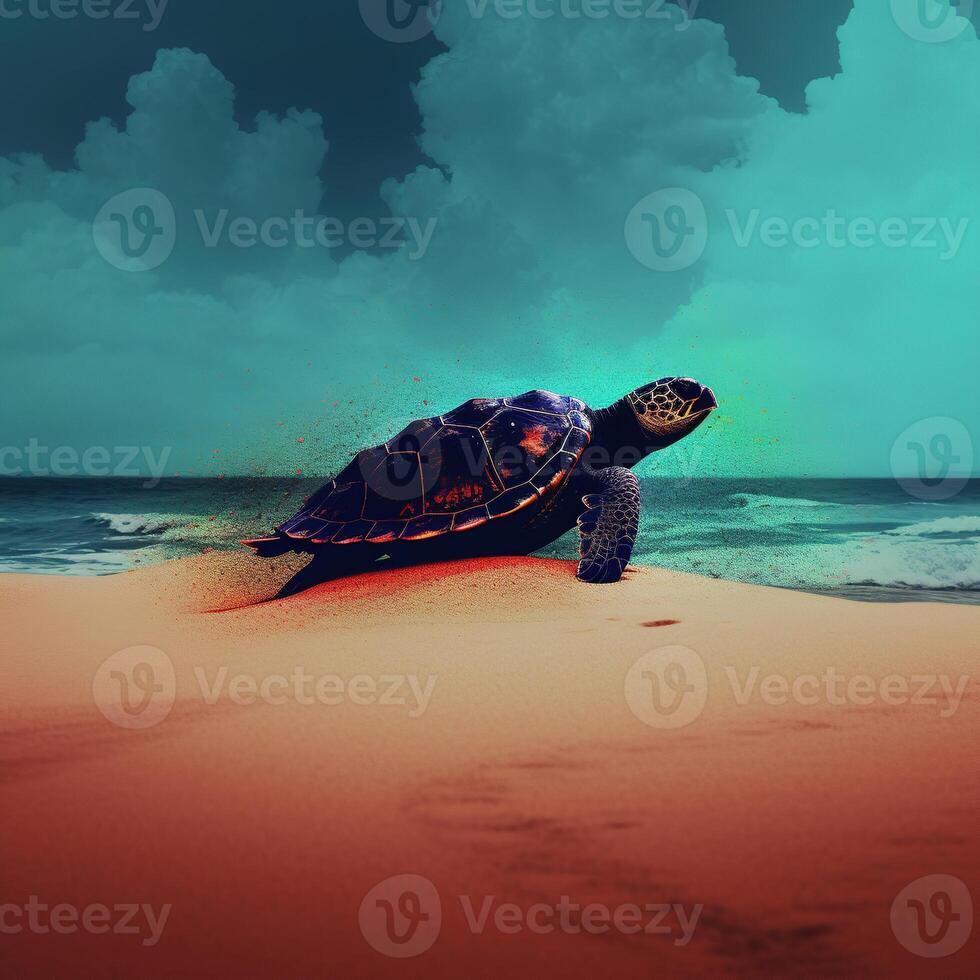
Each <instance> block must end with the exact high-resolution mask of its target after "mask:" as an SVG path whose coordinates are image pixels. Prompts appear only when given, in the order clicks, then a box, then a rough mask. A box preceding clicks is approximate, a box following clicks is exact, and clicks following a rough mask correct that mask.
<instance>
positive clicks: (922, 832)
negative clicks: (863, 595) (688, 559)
mask: <svg viewBox="0 0 980 980" xmlns="http://www.w3.org/2000/svg"><path fill="white" fill-rule="evenodd" d="M297 567H298V566H297ZM287 577H288V569H287V566H286V564H285V563H283V562H277V563H269V564H263V563H262V562H259V561H258V560H254V559H251V558H249V557H248V556H237V555H221V554H210V555H205V556H202V557H200V558H193V559H185V560H181V561H175V562H170V563H167V564H164V565H161V566H157V567H154V568H148V569H145V570H140V571H134V572H129V573H125V574H121V575H116V576H109V577H103V578H87V579H69V578H58V577H41V576H4V577H3V578H2V579H0V610H2V620H3V623H4V631H5V636H6V642H5V643H4V652H3V665H4V682H3V685H2V693H0V697H2V699H3V733H2V742H0V746H2V748H0V753H2V768H0V772H2V785H3V797H4V804H3V806H2V808H0V839H2V841H3V855H2V863H3V868H4V873H3V876H2V882H3V888H2V894H0V904H3V903H7V904H6V905H5V906H4V908H5V912H4V917H3V919H2V922H3V923H4V928H3V932H4V934H2V935H0V946H2V949H3V962H4V964H5V969H4V972H5V974H7V975H9V976H18V977H26V976H38V977H42V976H44V977H48V976H52V975H68V974H80V975H85V976H91V977H102V976H105V977H111V976H129V975H140V976H149V977H156V976H159V977H165V976H174V975H180V976H205V975H211V976H214V975H217V976H225V975H234V976H241V977H251V976H255V977H259V976H269V975H282V976H287V975H291V976H317V975H325V976H349V977H374V976H380V977H384V976H420V975H425V976H461V975H467V976H480V977H482V976H486V977H498V976H515V977H522V976H534V975H542V974H545V973H547V975H564V976H573V977H578V976H582V977H585V976H596V975H600V976H623V977H634V976H635V977H645V976H651V975H658V976H692V977H693V976H703V975H706V974H719V973H720V974H725V975H743V976H754V975H760V976H761V975H767V976H772V975H792V976H828V975H834V976H842V975H846V976H885V975H889V976H911V977H915V976H927V975H934V974H935V972H936V971H937V970H939V971H940V972H941V973H942V975H944V976H949V977H966V976H976V975H977V972H978V968H980V938H978V936H977V929H976V928H974V929H973V934H972V935H970V936H969V938H967V939H966V940H965V942H962V943H960V946H959V948H957V949H956V951H955V952H952V953H950V954H949V955H946V956H944V957H943V958H942V959H938V960H937V959H932V958H929V957H928V956H923V955H918V954H917V953H916V952H914V951H912V950H910V949H909V948H907V946H909V945H912V946H914V945H915V944H916V938H915V936H914V935H912V933H911V932H910V929H911V928H912V927H911V926H910V924H909V922H910V921H911V920H910V919H909V916H910V915H912V914H913V913H912V912H911V911H910V909H912V906H910V905H909V903H908V901H906V900H905V898H904V897H903V898H900V893H902V892H903V889H906V887H907V886H910V885H911V884H912V883H913V882H917V881H918V880H919V879H921V878H924V877H926V876H932V875H942V876H946V877H944V878H943V879H940V882H941V883H942V884H943V888H945V889H946V891H947V892H948V891H949V888H951V887H952V888H954V892H953V893H952V894H951V898H952V901H953V903H954V906H955V912H956V914H957V915H959V918H958V919H956V920H954V921H951V922H950V923H947V926H948V929H947V930H941V929H939V926H937V924H935V923H932V924H931V925H927V927H926V935H927V936H928V935H934V936H935V935H939V934H940V933H942V935H943V936H944V938H941V939H937V940H936V941H935V942H933V943H929V942H928V941H927V940H924V939H922V938H921V935H920V941H921V942H922V943H924V944H925V945H924V946H920V951H921V950H922V949H925V950H926V951H927V952H929V951H931V952H932V953H933V954H934V953H935V952H936V951H937V950H938V949H939V948H940V946H941V944H942V943H946V944H947V946H946V948H950V947H949V944H955V943H956V942H957V941H958V939H960V938H962V936H960V935H959V931H962V930H965V932H966V934H968V933H969V921H968V920H969V916H968V913H969V908H968V907H967V905H966V904H964V902H963V900H962V897H961V895H960V894H959V893H958V892H955V886H954V885H949V882H950V880H951V879H952V880H953V881H954V882H955V880H959V881H960V882H962V883H963V884H964V885H965V886H966V887H967V889H968V890H969V891H972V893H973V896H974V900H975V899H976V898H977V897H978V896H980V844H978V843H977V838H976V813H977V809H978V804H980V792H978V771H980V766H978V762H980V751H978V745H980V683H978V679H977V667H976V662H977V660H976V654H977V637H978V636H980V609H978V608H976V607H969V606H955V605H940V604H913V603H899V604H889V605H884V604H881V605H878V604H871V603H858V602H849V601H845V600H841V599H833V598H825V597H819V596H813V595H807V594H802V593H794V592H789V591H782V590H775V589H767V588H761V587H754V586H747V585H740V584H734V583H730V582H725V581H719V580H711V579H701V578H698V577H695V576H689V575H684V574H679V573H675V572H665V571H662V570H658V569H655V568H635V569H632V570H630V571H629V572H628V573H627V577H626V579H625V580H624V581H623V582H622V583H620V584H618V585H615V586H605V587H590V586H585V585H582V584H579V583H578V582H576V581H575V578H574V566H573V565H572V564H571V563H569V562H560V561H547V560H537V559H500V560H494V561H485V562H467V563H459V564H453V565H439V566H430V567H425V568H418V569H407V570H391V571H387V572H379V573H374V574H371V575H365V576H361V577H358V578H353V579H348V580H343V581H340V582H335V583H331V584H327V585H324V586H321V587H319V588H317V589H315V590H312V591H310V592H306V593H304V594H302V595H299V596H296V597H293V598H291V599H288V600H285V601H279V602H264V603H259V604H254V603H256V602H257V601H258V600H261V599H264V598H265V597H267V596H269V595H271V594H272V593H273V592H274V591H275V589H276V587H277V586H278V585H279V584H281V582H282V581H284V580H285V578H287ZM133 648H139V649H137V650H135V651H134V650H133ZM146 648H151V649H150V650H147V649H146ZM110 658H113V659H110ZM147 665H149V670H148V669H147ZM394 876H412V877H410V878H400V879H397V880H396V881H395V883H394V884H390V885H388V886H387V890H385V886H382V888H381V890H376V891H372V890H373V889H376V886H379V884H380V883H382V882H384V881H386V880H387V879H390V878H392V877H394ZM420 879H424V880H420ZM915 887H917V888H919V889H920V891H921V888H923V887H925V886H915ZM933 890H934V889H933ZM940 890H942V889H940ZM369 893H371V894H370V895H369ZM403 893H411V894H410V895H409V899H408V900H405V899H404V894H403ZM908 894H911V895H912V898H913V900H914V899H915V895H916V894H918V893H917V892H915V891H914V890H913V892H911V893H908ZM435 895H437V896H438V899H437V900H435V899H434V897H433V896H435ZM366 897H367V898H366ZM365 899H366V900H365ZM362 900H365V901H363V905H362ZM924 900H925V901H926V904H927V905H928V895H927V896H926V898H925V899H924ZM896 903H897V905H898V906H899V907H900V911H899V913H895V911H894V908H893V906H896ZM41 906H43V907H45V908H46V909H47V910H48V911H46V912H45V911H43V910H42V908H41ZM56 906H63V908H62V909H61V910H60V911H58V912H53V911H52V910H53V909H54V908H55V907H56ZM64 907H66V908H67V910H66V909H65V908H64ZM93 907H95V911H93ZM103 907H104V909H105V910H107V911H105V912H103V911H102V908H103ZM125 907H130V910H129V911H126V909H125ZM32 909H33V911H32ZM896 914H897V915H898V919H896V918H895V916H896ZM125 916H129V920H128V923H123V922H122V919H123V918H124V917H125ZM940 925H941V924H940ZM134 930H135V931H134ZM930 930H931V932H930ZM903 940H904V941H903ZM422 947H425V948H422ZM416 951H417V955H414V956H410V957H407V956H405V955H404V954H406V953H415V952H416ZM392 954H394V955H392Z"/></svg>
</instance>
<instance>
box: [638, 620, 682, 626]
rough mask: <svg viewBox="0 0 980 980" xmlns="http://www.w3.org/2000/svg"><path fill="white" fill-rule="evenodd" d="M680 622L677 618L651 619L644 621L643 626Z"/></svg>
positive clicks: (667, 624) (668, 624) (672, 624)
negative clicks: (647, 621)
mask: <svg viewBox="0 0 980 980" xmlns="http://www.w3.org/2000/svg"><path fill="white" fill-rule="evenodd" d="M679 622H680V620H679V619H651V620H650V622H649V623H644V624H643V625H644V626H676V625H677V624H678V623H679Z"/></svg>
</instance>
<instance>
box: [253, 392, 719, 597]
mask: <svg viewBox="0 0 980 980" xmlns="http://www.w3.org/2000/svg"><path fill="white" fill-rule="evenodd" d="M716 407H717V402H716V401H715V397H714V395H713V394H712V392H711V389H710V388H706V387H704V386H703V385H701V384H699V383H698V382H697V381H694V380H692V379H691V378H661V379H660V380H659V381H654V382H652V383H650V384H647V385H644V386H643V387H641V388H637V389H636V390H635V391H632V392H630V393H629V394H628V395H626V397H624V398H621V399H620V400H619V401H617V402H615V403H614V404H613V405H611V406H610V407H609V408H604V409H598V410H593V409H591V408H589V407H588V406H587V405H586V404H585V403H584V402H582V401H579V399H577V398H571V397H569V396H567V395H556V394H554V393H553V392H550V391H541V390H536V391H528V392H525V393H524V394H523V395H518V396H516V397H514V398H474V399H473V400H472V401H468V402H466V403H465V404H463V405H460V406H459V408H456V409H453V411H451V412H447V413H446V414H444V415H437V416H435V417H433V418H427V419H417V420H416V421H414V422H412V423H410V424H409V425H408V426H407V427H406V428H405V429H403V430H402V431H401V432H400V433H399V434H398V435H396V436H395V437H394V438H392V439H389V440H388V441H387V442H385V443H383V444H382V445H380V446H375V447H374V448H373V449H365V450H362V451H361V452H359V453H358V454H357V455H356V456H355V457H354V459H353V460H352V461H351V462H350V463H349V464H348V465H347V467H346V468H345V469H344V470H343V471H342V472H341V473H339V474H338V475H337V476H336V477H334V478H333V479H332V480H331V481H330V482H329V483H327V484H326V485H325V486H324V487H322V488H321V489H320V490H318V491H317V492H316V493H315V494H314V495H313V496H312V497H310V498H309V500H308V501H307V502H306V504H305V505H304V506H303V508H302V510H300V511H299V513H297V514H295V515H294V516H293V517H290V518H289V520H287V521H284V522H283V523H282V524H280V525H279V526H278V527H277V528H276V530H275V532H274V534H272V535H271V536H269V537H262V538H255V539H252V540H248V541H243V542H242V543H243V544H246V545H249V546H250V547H252V548H254V549H255V551H256V553H257V554H259V555H260V556H262V557H266V558H268V557H273V556H275V555H281V554H284V553H285V552H288V551H298V552H309V553H311V554H313V555H314V556H315V557H314V561H313V562H311V563H310V564H309V565H308V566H307V568H306V569H304V570H303V572H301V573H300V575H299V576H297V577H296V578H295V579H294V580H293V581H292V582H291V583H290V585H288V586H287V587H286V588H285V589H284V590H283V592H282V593H280V594H281V595H283V594H291V593H292V592H296V591H299V589H300V588H305V587H308V586H309V585H311V584H314V583H315V582H319V581H323V580H325V579H329V578H336V577H338V576H341V575H348V574H352V573H354V572H357V571H363V570H365V569H367V568H368V567H370V566H371V565H372V564H373V563H374V562H375V561H376V560H378V559H379V558H381V557H382V556H383V555H387V556H388V557H389V558H391V559H393V560H394V561H395V562H396V563H398V564H415V563H419V562H427V561H436V560H446V559H455V558H467V557H474V556H488V555H527V554H530V553H531V552H533V551H537V550H538V549H539V548H543V547H544V546H545V545H547V544H550V543H551V542H552V541H554V540H555V539H557V538H558V537H560V536H561V535H562V534H564V533H565V532H566V531H568V530H569V529H571V528H572V527H574V526H575V524H576V522H577V523H578V526H579V530H580V534H581V546H580V560H579V563H578V577H579V578H580V579H581V580H582V581H583V582H615V581H617V580H618V579H619V578H620V576H621V575H622V574H623V570H624V569H625V568H626V565H627V563H628V562H629V559H630V554H631V553H632V550H633V544H634V541H635V540H636V533H637V528H638V525H639V518H640V489H639V484H638V482H637V479H636V477H635V476H634V475H633V474H632V473H631V472H630V467H632V466H634V465H635V464H636V463H637V462H639V461H640V460H641V459H643V457H644V456H647V455H648V454H649V453H651V452H655V451H656V450H659V449H664V448H665V447H667V446H669V445H671V444H672V443H674V442H677V440H678V439H682V438H683V437H684V436H686V435H687V434H688V433H690V432H692V431H693V430H694V429H696V428H697V427H698V426H699V425H700V424H701V423H702V422H703V421H704V420H705V419H706V418H707V416H708V414H709V413H710V412H711V411H712V409H714V408H716Z"/></svg>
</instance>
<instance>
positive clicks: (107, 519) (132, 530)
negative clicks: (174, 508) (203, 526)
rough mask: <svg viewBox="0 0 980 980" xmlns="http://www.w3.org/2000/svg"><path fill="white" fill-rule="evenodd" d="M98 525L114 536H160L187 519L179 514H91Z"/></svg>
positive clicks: (184, 522)
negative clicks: (112, 532) (107, 529)
mask: <svg viewBox="0 0 980 980" xmlns="http://www.w3.org/2000/svg"><path fill="white" fill-rule="evenodd" d="M91 516H92V518H93V519H94V520H95V521H96V523H98V524H102V525H104V526H105V527H107V528H109V530H110V531H115V532H116V534H162V533H163V532H164V531H167V530H169V529H171V528H174V527H178V526H180V525H181V524H186V523H187V522H188V520H189V518H188V517H187V516H186V515H185V516H181V515H179V514H92V515H91Z"/></svg>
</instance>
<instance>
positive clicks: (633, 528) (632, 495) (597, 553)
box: [578, 466, 640, 582]
mask: <svg viewBox="0 0 980 980" xmlns="http://www.w3.org/2000/svg"><path fill="white" fill-rule="evenodd" d="M591 483H592V484H593V485H594V490H591V491H590V492H589V493H587V494H586V495H585V496H584V497H583V498H582V503H583V504H585V508H586V509H585V511H584V512H583V513H582V515H581V516H580V517H579V519H578V527H579V533H580V534H581V544H580V546H579V555H580V556H581V561H579V563H578V578H579V579H580V580H581V581H582V582H618V581H619V580H620V578H621V577H622V574H623V571H624V570H625V568H626V566H627V565H628V564H629V560H630V555H631V554H632V553H633V544H634V543H635V541H636V533H637V530H638V528H639V526H640V484H639V481H638V480H637V479H636V477H635V476H634V475H633V474H632V473H631V472H630V471H629V470H628V469H626V468H625V467H623V466H610V467H609V468H608V469H604V470H596V471H595V472H594V473H593V474H592V475H591Z"/></svg>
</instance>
